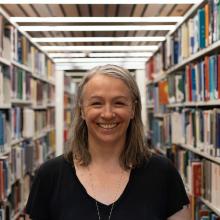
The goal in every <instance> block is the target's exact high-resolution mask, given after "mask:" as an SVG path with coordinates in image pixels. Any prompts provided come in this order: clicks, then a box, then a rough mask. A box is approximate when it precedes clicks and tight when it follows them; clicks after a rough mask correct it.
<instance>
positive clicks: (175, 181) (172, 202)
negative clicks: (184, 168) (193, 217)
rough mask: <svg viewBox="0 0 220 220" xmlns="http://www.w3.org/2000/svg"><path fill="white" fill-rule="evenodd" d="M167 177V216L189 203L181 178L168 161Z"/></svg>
mask: <svg viewBox="0 0 220 220" xmlns="http://www.w3.org/2000/svg"><path fill="white" fill-rule="evenodd" d="M168 178H169V179H168V185H167V187H168V189H167V218H168V217H170V216H172V215H174V214H175V213H176V212H178V211H180V210H181V209H182V208H183V206H185V205H188V204H189V199H188V196H187V193H186V190H185V187H184V184H183V181H182V178H181V176H180V174H179V172H178V171H177V169H176V168H175V167H174V165H173V164H172V163H171V162H169V172H168Z"/></svg>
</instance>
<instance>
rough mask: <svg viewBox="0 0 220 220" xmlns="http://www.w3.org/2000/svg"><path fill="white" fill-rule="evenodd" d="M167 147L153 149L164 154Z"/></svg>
mask: <svg viewBox="0 0 220 220" xmlns="http://www.w3.org/2000/svg"><path fill="white" fill-rule="evenodd" d="M166 148H167V147H155V148H153V149H155V151H158V152H159V153H161V154H162V155H165V156H166V154H167V149H166Z"/></svg>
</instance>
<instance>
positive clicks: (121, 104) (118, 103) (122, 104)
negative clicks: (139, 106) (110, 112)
mask: <svg viewBox="0 0 220 220" xmlns="http://www.w3.org/2000/svg"><path fill="white" fill-rule="evenodd" d="M115 105H116V106H124V105H125V103H124V102H116V103H115Z"/></svg>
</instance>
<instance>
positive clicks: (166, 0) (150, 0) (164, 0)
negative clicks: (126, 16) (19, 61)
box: [0, 0, 201, 5]
mask: <svg viewBox="0 0 220 220" xmlns="http://www.w3.org/2000/svg"><path fill="white" fill-rule="evenodd" d="M199 2H201V0H158V1H155V0H129V3H128V0H110V1H109V0H80V1H79V0H7V1H5V0H0V4H80V5H82V4H83V5H85V4H91V5H94V4H126V5H127V4H196V3H199Z"/></svg>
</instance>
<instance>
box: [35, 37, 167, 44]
mask: <svg viewBox="0 0 220 220" xmlns="http://www.w3.org/2000/svg"><path fill="white" fill-rule="evenodd" d="M165 39H166V38H165V37H40V38H32V39H31V40H32V41H33V42H38V43H39V42H136V41H139V42H147V41H155V42H161V41H164V40H165Z"/></svg>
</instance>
